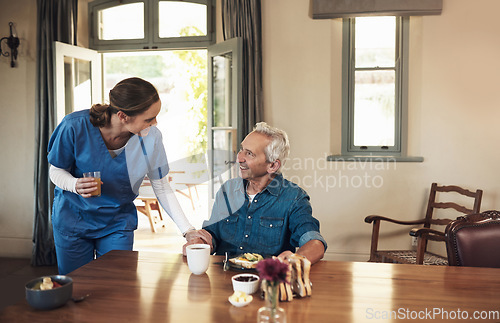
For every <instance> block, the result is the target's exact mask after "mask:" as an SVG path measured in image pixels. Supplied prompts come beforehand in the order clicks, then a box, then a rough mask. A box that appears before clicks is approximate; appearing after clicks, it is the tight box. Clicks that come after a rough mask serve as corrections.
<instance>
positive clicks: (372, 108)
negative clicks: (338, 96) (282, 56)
mask: <svg viewBox="0 0 500 323" xmlns="http://www.w3.org/2000/svg"><path fill="white" fill-rule="evenodd" d="M408 38H409V18H408V17H404V18H403V17H357V18H348V19H344V25H343V49H342V51H343V53H342V59H343V64H342V66H343V67H342V68H343V71H342V156H334V157H335V158H330V159H331V160H340V159H342V158H343V157H345V156H377V157H380V156H387V157H406V133H407V120H406V118H407V97H408V95H407V93H408V81H407V80H408V72H407V68H408V42H409V41H408ZM417 159H419V158H417Z"/></svg>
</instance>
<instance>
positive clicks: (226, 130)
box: [207, 38, 242, 205]
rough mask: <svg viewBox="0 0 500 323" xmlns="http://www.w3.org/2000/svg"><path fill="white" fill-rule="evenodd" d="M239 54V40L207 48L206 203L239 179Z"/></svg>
mask: <svg viewBox="0 0 500 323" xmlns="http://www.w3.org/2000/svg"><path fill="white" fill-rule="evenodd" d="M241 52H242V39H241V38H232V39H230V40H227V41H225V42H223V43H219V44H216V45H213V46H210V47H209V48H208V59H209V64H208V78H209V86H208V111H207V128H208V131H207V132H208V156H207V157H208V158H207V159H208V163H209V170H210V182H209V185H208V186H209V200H213V199H214V198H215V193H216V192H217V190H218V189H219V188H220V186H221V185H222V183H224V182H225V181H227V180H228V179H230V178H233V177H236V176H237V175H238V167H237V164H236V154H237V152H238V146H239V144H240V142H241V140H242V133H241V122H242V120H241V115H242V113H241V111H242V98H241V88H242V64H241ZM209 205H212V203H209Z"/></svg>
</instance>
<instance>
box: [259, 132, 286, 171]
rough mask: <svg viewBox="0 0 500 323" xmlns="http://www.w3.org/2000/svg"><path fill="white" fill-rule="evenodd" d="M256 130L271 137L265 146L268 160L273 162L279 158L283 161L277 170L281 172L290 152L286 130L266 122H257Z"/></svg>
mask: <svg viewBox="0 0 500 323" xmlns="http://www.w3.org/2000/svg"><path fill="white" fill-rule="evenodd" d="M254 131H255V132H258V133H261V134H263V135H266V136H267V137H269V139H271V142H270V143H269V144H268V145H267V146H266V148H264V153H265V154H266V161H267V162H270V163H272V162H275V161H276V160H279V161H280V162H281V166H280V168H279V169H278V170H277V173H280V172H281V167H283V165H284V164H285V162H286V159H287V158H288V154H289V153H290V142H289V141H288V135H287V134H286V132H285V131H284V130H281V129H278V128H275V127H271V126H270V125H268V124H267V123H265V122H259V123H257V124H255V128H254Z"/></svg>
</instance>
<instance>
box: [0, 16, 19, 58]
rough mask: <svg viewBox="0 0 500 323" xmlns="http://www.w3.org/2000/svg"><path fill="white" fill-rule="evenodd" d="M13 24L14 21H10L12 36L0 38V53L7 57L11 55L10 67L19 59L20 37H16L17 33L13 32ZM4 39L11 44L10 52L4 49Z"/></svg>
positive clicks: (8, 44)
mask: <svg viewBox="0 0 500 323" xmlns="http://www.w3.org/2000/svg"><path fill="white" fill-rule="evenodd" d="M12 26H14V24H13V23H12V22H9V27H10V36H9V37H3V38H2V39H0V54H1V55H2V56H5V57H8V56H10V67H15V66H16V59H17V48H18V47H19V38H17V37H16V36H17V35H16V33H12ZM4 39H5V40H6V41H7V46H9V48H10V53H9V52H4V51H2V42H3V41H4Z"/></svg>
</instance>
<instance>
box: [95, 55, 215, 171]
mask: <svg viewBox="0 0 500 323" xmlns="http://www.w3.org/2000/svg"><path fill="white" fill-rule="evenodd" d="M103 57H104V93H109V90H110V89H111V88H112V87H113V86H115V84H116V83H118V82H119V81H121V80H123V79H125V78H127V77H132V76H137V77H141V78H143V79H145V80H147V81H149V82H151V83H152V84H153V85H154V86H155V87H156V89H157V90H158V93H159V95H160V99H161V105H162V106H161V111H160V113H159V114H158V117H157V121H158V125H157V127H158V129H160V131H161V132H162V134H163V140H164V143H165V149H166V152H167V156H168V158H169V162H174V161H178V160H181V159H183V158H187V157H189V156H191V157H192V156H195V155H196V156H197V155H199V154H205V153H206V146H207V139H206V138H207V129H206V128H207V127H206V124H207V100H206V93H207V50H175V51H154V52H153V51H151V52H150V51H142V52H114V53H104V54H103ZM106 99H107V98H106Z"/></svg>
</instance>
